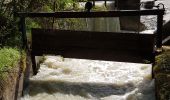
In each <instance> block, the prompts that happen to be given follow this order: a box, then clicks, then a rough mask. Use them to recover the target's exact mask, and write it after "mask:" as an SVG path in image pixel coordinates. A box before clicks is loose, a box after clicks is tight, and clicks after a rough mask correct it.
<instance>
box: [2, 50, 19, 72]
mask: <svg viewBox="0 0 170 100" xmlns="http://www.w3.org/2000/svg"><path fill="white" fill-rule="evenodd" d="M20 58H21V56H20V52H19V51H18V50H17V49H12V48H2V49H0V72H1V71H2V72H3V71H8V70H9V69H12V68H13V67H16V66H17V64H18V63H19V60H20Z"/></svg>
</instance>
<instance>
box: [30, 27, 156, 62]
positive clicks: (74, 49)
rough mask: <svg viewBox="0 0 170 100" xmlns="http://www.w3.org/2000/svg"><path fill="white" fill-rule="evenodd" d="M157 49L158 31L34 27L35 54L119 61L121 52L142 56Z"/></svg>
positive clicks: (33, 44)
mask: <svg viewBox="0 0 170 100" xmlns="http://www.w3.org/2000/svg"><path fill="white" fill-rule="evenodd" d="M130 52H131V53H130ZM153 52H154V34H135V33H118V32H88V31H70V30H52V29H32V53H33V54H34V55H42V54H58V55H63V56H64V57H73V58H85V59H98V60H100V59H101V60H116V59H117V58H116V57H115V56H114V55H116V54H117V56H118V53H120V54H123V55H124V56H127V55H131V54H134V55H138V56H135V58H136V57H138V58H139V56H140V58H142V56H141V55H143V54H144V53H146V54H152V53H153ZM128 53H129V54H128ZM135 53H136V54H135ZM120 54H119V55H120ZM125 54H127V55H125ZM123 55H122V57H123ZM122 57H121V59H123V58H122ZM115 58H116V59H115ZM125 58H127V57H125ZM127 60H128V59H127Z"/></svg>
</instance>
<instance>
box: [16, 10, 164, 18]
mask: <svg viewBox="0 0 170 100" xmlns="http://www.w3.org/2000/svg"><path fill="white" fill-rule="evenodd" d="M164 11H165V10H163V9H152V10H115V11H98V12H69V11H68V12H66V11H65V12H51V13H45V12H40V13H33V12H29V13H27V12H18V13H16V16H19V17H23V16H24V17H55V18H96V17H119V16H144V15H159V14H162V15H163V14H164Z"/></svg>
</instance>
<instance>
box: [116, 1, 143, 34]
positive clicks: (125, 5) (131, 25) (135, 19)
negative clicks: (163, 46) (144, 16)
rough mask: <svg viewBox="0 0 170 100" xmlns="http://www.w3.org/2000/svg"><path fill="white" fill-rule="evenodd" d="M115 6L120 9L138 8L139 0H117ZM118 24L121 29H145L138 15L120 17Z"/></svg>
mask: <svg viewBox="0 0 170 100" xmlns="http://www.w3.org/2000/svg"><path fill="white" fill-rule="evenodd" d="M117 6H118V9H120V10H140V0H118V2H117ZM120 26H121V30H130V31H138V29H139V30H144V29H145V26H144V25H143V24H141V23H140V16H128V17H124V16H123V17H120ZM139 26H140V27H139Z"/></svg>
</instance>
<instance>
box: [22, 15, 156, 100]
mask: <svg viewBox="0 0 170 100" xmlns="http://www.w3.org/2000/svg"><path fill="white" fill-rule="evenodd" d="M87 20H88V19H87ZM92 20H93V21H91V23H89V22H88V21H87V24H89V26H88V27H87V30H90V31H92V30H96V29H97V28H98V27H99V25H100V26H105V28H103V29H102V28H98V29H100V30H97V31H119V30H120V27H119V26H118V27H117V28H116V29H112V28H110V29H106V28H108V27H109V26H107V25H102V24H103V23H105V24H106V23H108V20H115V21H114V22H116V23H117V24H115V23H114V24H115V25H116V26H117V25H119V21H118V19H106V20H105V21H106V22H105V21H104V22H102V21H103V19H102V18H101V19H92ZM95 20H98V23H97V24H98V26H97V27H96V28H94V27H93V26H94V25H95ZM116 20H117V21H116ZM100 21H101V24H99V22H100ZM92 22H94V23H92ZM110 22H112V21H110ZM97 24H96V25H97ZM112 24H113V23H111V24H110V26H113V25H112ZM90 25H91V26H90ZM108 25H109V24H108ZM115 25H114V26H115ZM92 27H93V29H90V28H92ZM114 28H115V27H114ZM45 58H46V60H45V61H44V62H43V63H42V64H41V66H40V69H39V73H38V74H37V75H36V76H33V77H31V78H30V83H29V87H28V90H27V91H25V93H24V97H23V98H21V99H22V100H155V92H154V91H155V90H154V80H153V79H152V78H151V72H152V66H151V65H150V64H137V63H126V62H124V63H123V62H109V61H96V60H82V59H68V58H62V57H59V56H46V57H45Z"/></svg>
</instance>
